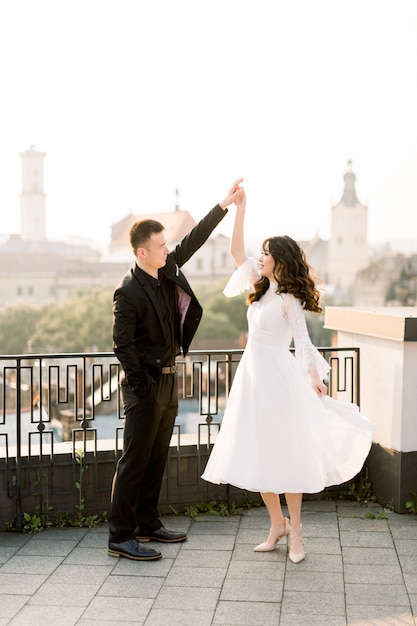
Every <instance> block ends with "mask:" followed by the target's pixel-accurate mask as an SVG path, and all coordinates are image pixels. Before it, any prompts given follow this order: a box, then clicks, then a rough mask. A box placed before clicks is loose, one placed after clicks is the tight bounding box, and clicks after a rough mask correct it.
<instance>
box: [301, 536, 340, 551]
mask: <svg viewBox="0 0 417 626" xmlns="http://www.w3.org/2000/svg"><path fill="white" fill-rule="evenodd" d="M304 543H305V550H306V554H340V542H339V539H338V538H337V539H336V538H335V537H330V538H328V539H326V538H325V537H308V536H307V537H305V541H304Z"/></svg>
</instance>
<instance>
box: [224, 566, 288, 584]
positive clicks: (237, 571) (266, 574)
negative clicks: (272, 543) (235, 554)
mask: <svg viewBox="0 0 417 626" xmlns="http://www.w3.org/2000/svg"><path fill="white" fill-rule="evenodd" d="M284 576H285V563H284V562H282V563H271V562H268V563H259V562H256V561H233V562H232V563H230V565H229V569H228V571H227V578H236V579H247V578H248V579H251V580H277V581H280V582H282V581H283V580H284Z"/></svg>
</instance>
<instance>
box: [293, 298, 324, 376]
mask: <svg viewBox="0 0 417 626" xmlns="http://www.w3.org/2000/svg"><path fill="white" fill-rule="evenodd" d="M283 311H284V315H285V317H286V318H287V320H288V323H289V324H290V327H291V331H292V335H293V337H294V345H295V358H296V359H297V361H298V362H299V364H300V366H301V368H302V369H303V371H305V372H307V373H308V372H311V371H314V370H316V371H317V372H318V374H319V376H320V378H321V379H323V378H325V377H326V376H327V374H328V373H329V371H330V365H329V364H328V363H327V361H326V359H324V358H323V357H322V356H321V354H320V352H319V351H318V350H317V348H316V347H315V346H313V344H312V343H311V339H310V336H309V334H308V329H307V324H306V319H305V314H304V309H303V307H302V305H301V302H300V300H299V299H298V298H296V297H295V296H293V295H292V294H290V293H287V294H285V295H284V308H283Z"/></svg>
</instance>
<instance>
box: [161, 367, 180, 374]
mask: <svg viewBox="0 0 417 626" xmlns="http://www.w3.org/2000/svg"><path fill="white" fill-rule="evenodd" d="M176 372H178V367H177V366H176V365H168V366H167V367H163V368H162V369H161V374H175V373H176Z"/></svg>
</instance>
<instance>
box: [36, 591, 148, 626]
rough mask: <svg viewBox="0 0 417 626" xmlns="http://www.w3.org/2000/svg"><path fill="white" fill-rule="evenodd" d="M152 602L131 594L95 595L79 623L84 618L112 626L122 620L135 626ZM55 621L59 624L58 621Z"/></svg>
mask: <svg viewBox="0 0 417 626" xmlns="http://www.w3.org/2000/svg"><path fill="white" fill-rule="evenodd" d="M152 604H153V600H152V599H151V598H137V597H134V596H133V597H130V598H129V600H128V601H127V600H126V598H120V597H114V596H111V597H110V596H109V597H106V596H104V595H103V596H96V597H95V598H94V599H93V600H92V601H91V603H90V604H89V605H88V607H87V608H86V609H85V611H84V612H83V613H82V620H81V621H80V624H82V623H83V622H86V620H91V621H92V623H94V622H95V624H94V626H102V624H105V623H107V622H109V623H111V624H112V626H116V624H117V625H118V624H123V622H127V623H129V622H130V623H131V624H135V626H137V625H140V624H144V622H145V619H146V617H147V616H148V614H149V611H150V610H151V608H152ZM57 623H58V624H59V622H57ZM25 626H28V625H27V624H26V625H25ZM49 626H50V624H49Z"/></svg>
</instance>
